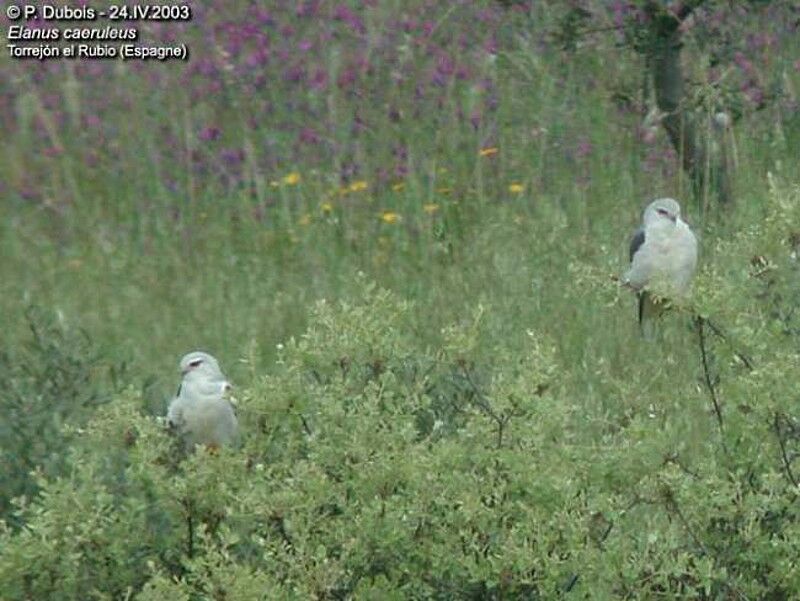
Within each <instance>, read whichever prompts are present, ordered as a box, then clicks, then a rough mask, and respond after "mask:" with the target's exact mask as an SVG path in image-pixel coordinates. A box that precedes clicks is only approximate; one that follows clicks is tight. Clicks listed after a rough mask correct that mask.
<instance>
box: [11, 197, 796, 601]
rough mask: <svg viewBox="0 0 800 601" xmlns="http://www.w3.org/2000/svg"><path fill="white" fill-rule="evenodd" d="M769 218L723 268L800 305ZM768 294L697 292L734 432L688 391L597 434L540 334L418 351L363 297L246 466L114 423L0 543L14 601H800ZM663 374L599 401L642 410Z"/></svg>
mask: <svg viewBox="0 0 800 601" xmlns="http://www.w3.org/2000/svg"><path fill="white" fill-rule="evenodd" d="M771 197H772V198H773V202H772V204H771V209H770V214H769V216H768V217H767V218H766V219H765V220H764V222H763V223H761V224H758V225H757V226H754V227H752V228H750V229H749V230H748V231H747V232H743V233H742V235H740V236H737V237H736V238H734V239H732V240H729V241H725V242H720V244H719V247H718V249H717V250H716V252H724V253H726V254H728V255H729V256H739V257H742V258H744V257H747V256H749V255H751V254H752V253H754V252H761V253H763V255H764V261H767V262H768V263H769V265H770V266H771V269H770V281H771V282H772V284H771V286H773V287H776V288H777V289H781V290H786V289H791V290H793V291H797V285H796V284H792V283H791V282H793V281H795V280H796V278H794V276H795V273H796V270H797V267H796V260H795V259H794V258H793V255H792V254H791V251H790V248H789V247H788V243H787V241H788V240H790V238H791V233H792V231H793V230H792V228H793V227H794V224H795V223H796V222H797V221H796V220H797V218H798V217H800V215H798V208H797V207H798V206H800V203H798V202H797V200H798V199H800V197H799V196H798V191H797V190H787V189H781V190H779V189H778V188H777V184H776V188H775V189H773V191H772V193H771ZM743 265H745V266H746V265H747V262H744V263H743ZM587 277H590V276H587ZM761 280H762V277H761V276H760V275H758V274H753V273H752V272H751V271H749V270H748V269H747V268H746V267H743V269H742V270H740V271H739V272H738V273H736V274H728V275H726V276H725V277H721V276H720V274H717V273H714V271H713V270H712V269H708V270H707V271H706V273H703V274H702V276H701V280H700V282H699V299H700V300H701V303H700V306H699V309H698V310H699V311H701V312H704V311H705V310H706V309H705V308H703V306H702V301H703V300H704V299H707V298H712V299H713V301H714V303H715V304H714V314H713V315H711V316H708V317H707V318H706V319H708V320H709V322H710V321H713V320H717V321H718V322H719V323H720V324H724V330H725V331H724V332H723V326H719V325H717V326H716V330H713V331H710V332H709V333H708V340H707V342H708V344H707V349H706V350H707V353H708V354H709V356H710V357H712V359H713V361H710V363H711V367H709V369H713V373H712V374H711V377H710V378H709V380H710V381H711V382H712V385H713V386H715V387H717V388H718V393H719V395H720V398H722V399H723V400H722V420H721V421H720V422H718V421H717V420H716V419H715V416H714V413H713V412H712V411H711V410H710V409H709V407H710V401H709V400H708V398H709V397H708V391H707V390H704V389H703V388H702V387H701V386H699V385H695V383H694V381H693V379H692V378H690V379H689V380H688V381H684V382H681V381H680V380H675V381H674V385H673V388H672V390H671V391H670V396H669V398H667V397H664V398H663V403H660V402H659V401H658V399H657V398H655V399H651V400H652V402H651V403H650V407H649V408H647V409H645V408H644V407H641V405H642V401H639V403H638V404H639V405H640V407H638V408H636V409H634V410H633V411H628V412H623V413H618V414H616V415H615V414H613V413H607V414H606V417H605V418H604V420H603V421H604V425H603V427H602V428H600V429H599V430H594V428H593V427H592V424H587V423H586V422H587V419H590V420H591V419H592V418H591V417H589V416H587V415H585V414H582V413H581V412H580V410H579V405H578V404H576V398H575V396H574V395H575V394H576V388H575V387H574V380H573V379H572V378H571V377H569V375H568V372H569V369H570V368H569V366H567V365H565V364H563V363H560V359H559V356H558V353H557V352H556V348H555V346H554V345H553V344H552V343H550V342H548V339H547V337H546V336H545V335H543V334H541V333H539V332H538V331H537V330H536V329H527V330H526V331H523V332H521V333H520V340H518V341H517V344H509V341H507V340H495V341H494V342H492V343H490V344H491V345H490V346H488V347H487V346H486V344H487V338H486V332H485V318H486V316H487V315H489V314H490V313H491V308H487V307H482V306H479V307H476V309H475V311H474V312H473V313H472V314H471V315H468V316H465V319H463V320H461V321H460V322H458V323H455V324H453V325H452V326H450V327H447V328H445V329H444V330H443V331H442V332H441V338H440V344H439V345H438V346H436V347H428V348H426V347H421V346H420V345H419V344H418V343H417V342H415V340H416V339H415V338H414V337H413V336H410V335H409V333H410V332H411V331H413V323H414V316H415V306H414V304H413V303H410V302H407V301H404V300H401V299H400V298H399V297H398V296H397V295H395V294H393V293H390V292H388V291H386V290H383V289H380V288H378V287H376V286H375V285H374V284H371V283H368V282H367V281H366V280H365V278H363V276H360V277H359V279H358V281H357V282H356V283H357V288H356V290H357V291H356V292H354V293H353V294H352V295H351V299H350V300H347V301H341V302H336V303H331V302H320V303H318V304H317V305H316V306H315V307H314V308H313V310H312V311H311V314H310V316H309V327H308V329H307V331H306V332H305V333H304V334H303V335H302V336H300V337H298V338H296V339H290V340H288V341H287V342H286V343H285V344H284V345H282V347H281V348H280V349H279V358H278V361H277V363H276V364H275V366H274V368H273V369H272V370H270V373H269V374H267V375H265V376H261V377H257V378H256V379H255V381H254V382H253V383H252V385H251V386H250V387H249V388H247V389H245V390H244V391H243V392H242V393H241V395H240V408H241V420H242V425H243V431H244V433H245V436H244V440H243V442H242V445H241V447H240V448H233V449H223V450H222V451H220V452H218V453H211V452H209V451H206V450H200V451H198V452H197V453H195V454H194V455H191V456H189V457H188V458H186V459H185V460H183V461H182V462H180V463H176V460H175V459H174V458H173V456H174V455H173V454H174V444H173V441H171V440H170V439H169V437H168V435H167V433H166V432H165V431H164V429H163V428H162V426H161V425H160V424H159V423H158V422H157V420H155V419H154V418H151V417H147V416H143V415H141V414H140V413H139V410H138V407H139V406H140V405H141V399H139V398H138V395H137V394H136V393H134V392H133V391H131V390H128V391H126V392H123V393H121V394H119V395H118V396H117V398H116V399H115V400H114V402H113V403H109V404H105V405H103V406H101V407H100V408H99V409H98V410H97V411H96V412H95V414H94V417H93V418H92V419H91V420H90V421H89V423H88V424H87V426H86V427H85V429H84V430H82V432H81V435H80V436H78V437H76V438H75V439H74V441H73V444H72V445H71V448H70V450H69V452H68V455H67V457H68V464H69V468H70V469H69V470H68V471H66V472H65V473H64V474H63V475H62V476H60V477H44V476H41V477H40V478H39V480H38V485H39V487H40V488H41V491H42V492H41V495H40V496H39V498H38V499H37V500H36V501H35V502H31V503H22V504H18V507H17V510H16V513H15V517H16V519H18V520H20V521H21V522H23V523H24V524H25V527H24V528H23V529H22V530H21V531H19V532H12V531H11V530H8V529H6V531H5V532H3V533H2V535H0V549H2V551H0V581H2V582H3V583H4V597H5V598H9V599H24V598H47V597H49V596H53V595H55V594H58V595H59V596H60V597H61V598H76V599H77V598H85V596H86V595H87V594H90V595H92V596H95V597H97V598H109V599H110V598H117V597H120V596H125V595H130V594H134V595H135V596H136V597H137V598H140V599H159V598H165V597H166V596H169V597H170V598H178V599H181V598H182V599H193V598H198V597H202V598H237V599H240V598H242V599H246V598H320V599H322V598H325V599H341V598H365V599H370V598H438V599H452V598H465V599H468V598H471V599H486V598H498V599H499V598H512V599H530V598H542V599H544V598H553V597H557V596H559V595H562V594H565V593H567V592H568V591H572V592H574V593H576V594H582V595H583V594H588V595H591V596H599V597H606V598H609V597H615V598H642V597H643V596H644V597H659V596H667V597H675V596H681V597H691V598H726V597H731V596H733V597H738V598H773V599H782V598H783V599H789V598H791V597H792V595H793V592H792V591H796V590H798V587H800V572H798V569H797V566H796V562H795V558H796V556H797V551H798V548H797V534H798V526H797V524H798V518H800V516H799V515H798V510H797V494H798V491H797V481H796V477H797V476H796V474H797V473H798V466H797V465H796V458H797V455H798V451H800V436H799V435H798V432H800V428H798V425H797V424H798V423H800V422H798V420H800V406H798V402H797V395H796V391H795V390H794V387H793V386H792V385H791V382H790V381H788V380H787V378H785V377H784V374H785V373H786V370H788V369H790V366H792V365H793V364H794V363H795V362H796V351H795V350H794V348H795V341H794V337H793V334H792V333H791V330H790V329H787V328H786V327H784V322H783V321H782V320H783V317H782V315H783V313H781V312H780V311H779V310H776V309H775V308H774V307H775V305H776V304H777V305H778V306H780V307H784V305H783V302H782V300H780V299H778V300H776V299H775V298H774V297H770V299H771V300H770V302H766V301H765V300H763V299H762V300H761V301H760V302H759V301H757V300H756V299H758V298H759V295H763V290H762V289H763V286H764V283H763V282H762V281H761ZM726 287H727V288H728V290H727V291H728V292H729V291H730V290H732V289H733V288H734V287H735V288H737V289H738V290H739V294H737V295H734V294H730V295H728V296H726ZM786 294H787V292H784V295H781V297H780V298H781V299H783V298H785V295H786ZM754 300H756V302H753V301H754ZM765 307H766V308H767V310H768V311H769V313H768V315H767V316H765V315H764V314H763V313H762V312H763V311H764V310H765V309H764V308H765ZM686 310H688V309H686V308H684V309H678V313H677V315H675V314H674V315H672V316H671V317H672V318H678V317H679V316H680V314H681V312H682V311H686ZM770 315H771V317H770ZM758 324H763V325H762V326H758ZM771 324H775V325H776V326H780V327H772V325H771ZM674 334H677V333H675V332H673V333H668V332H664V334H663V335H664V336H667V338H666V339H665V347H664V350H663V352H664V356H663V357H662V358H661V359H660V360H659V361H664V360H666V361H667V362H669V361H670V358H669V357H670V355H671V353H672V351H671V350H670V349H669V341H670V340H671V339H672V338H671V337H672V336H673V335H674ZM687 334H688V335H693V336H696V331H695V332H687ZM512 348H513V349H514V350H511V349H512ZM520 349H522V350H521V351H520ZM745 353H746V354H747V356H748V359H747V361H748V364H743V363H742V361H741V359H740V357H742V356H744V355H745ZM692 354H693V355H695V357H699V350H697V349H695V350H694V351H693V352H692ZM645 365H650V366H652V365H653V364H652V363H647V359H644V358H642V359H641V360H640V362H639V365H632V366H631V368H632V369H633V370H637V369H644V367H645ZM748 365H749V367H748ZM671 369H675V368H671ZM693 369H694V370H696V371H695V374H696V375H697V376H698V377H699V376H700V375H701V373H702V370H701V367H700V362H699V360H698V361H697V362H696V363H695V364H694V367H693ZM643 377H644V375H643V374H642V375H640V376H638V377H637V379H635V380H631V379H629V378H628V377H627V376H626V375H624V374H618V375H615V374H614V373H612V372H607V373H605V374H604V375H602V376H601V381H603V382H604V384H605V385H606V386H608V387H609V388H608V389H609V390H612V389H616V390H617V391H618V392H617V395H618V396H621V397H624V396H625V395H627V394H638V393H637V392H636V391H637V389H640V388H641V385H642V384H641V383H642V378H643ZM652 377H656V378H662V377H668V378H672V374H670V373H669V372H667V373H666V374H658V373H655V374H652ZM701 381H702V380H701ZM587 426H588V428H587ZM592 431H597V436H596V438H595V439H594V440H593V439H592V437H591V434H589V435H588V436H587V433H591V432H592Z"/></svg>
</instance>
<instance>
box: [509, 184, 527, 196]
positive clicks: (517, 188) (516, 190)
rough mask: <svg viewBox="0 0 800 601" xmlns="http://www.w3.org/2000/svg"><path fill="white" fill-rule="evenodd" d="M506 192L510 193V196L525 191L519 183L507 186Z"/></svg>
mask: <svg viewBox="0 0 800 601" xmlns="http://www.w3.org/2000/svg"><path fill="white" fill-rule="evenodd" d="M508 191H509V192H511V193H512V194H521V193H522V192H524V191H525V186H523V185H522V184H520V183H517V182H513V183H511V184H509V185H508Z"/></svg>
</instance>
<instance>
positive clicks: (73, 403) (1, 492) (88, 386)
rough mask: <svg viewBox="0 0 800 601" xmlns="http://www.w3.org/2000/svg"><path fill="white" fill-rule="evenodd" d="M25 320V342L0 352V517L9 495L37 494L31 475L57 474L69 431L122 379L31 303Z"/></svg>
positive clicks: (77, 335)
mask: <svg viewBox="0 0 800 601" xmlns="http://www.w3.org/2000/svg"><path fill="white" fill-rule="evenodd" d="M25 321H26V322H27V325H28V329H29V337H28V339H27V340H26V341H25V342H24V344H22V345H20V346H18V347H11V346H7V347H5V348H2V349H0V382H3V391H2V394H1V395H0V413H2V415H3V420H2V422H0V470H2V471H0V517H5V516H7V514H8V511H9V508H10V501H11V499H12V498H13V497H17V496H26V497H28V498H29V499H30V498H31V497H33V496H34V495H35V493H36V491H37V490H38V487H37V483H36V478H35V477H34V474H33V472H35V471H38V472H40V474H43V475H46V476H48V477H54V476H57V475H60V474H61V473H62V471H63V470H64V468H65V464H64V459H65V450H66V448H67V447H68V446H69V443H70V441H71V439H72V432H75V431H76V429H79V428H80V427H81V426H83V425H84V424H85V422H86V420H87V419H88V418H89V416H91V415H92V412H93V411H94V409H95V408H96V407H97V406H98V405H100V404H102V403H105V402H108V401H109V400H110V398H111V396H112V395H113V393H114V391H115V390H116V389H117V388H118V387H119V386H120V385H121V382H123V381H124V379H125V378H126V371H125V366H124V364H113V363H112V364H109V363H108V362H106V361H104V360H103V359H102V358H101V357H100V355H99V353H98V350H97V349H96V348H95V346H94V345H93V344H92V342H91V340H90V339H89V338H88V336H87V335H86V334H85V333H84V332H81V331H78V330H75V329H74V328H69V327H65V326H64V325H62V324H61V323H59V322H58V320H57V319H56V316H55V315H52V314H50V313H48V312H47V311H45V310H43V309H41V308H39V307H35V306H30V307H29V308H28V309H27V310H26V312H25Z"/></svg>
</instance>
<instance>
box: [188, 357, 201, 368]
mask: <svg viewBox="0 0 800 601" xmlns="http://www.w3.org/2000/svg"><path fill="white" fill-rule="evenodd" d="M202 362H203V360H202V359H195V360H194V361H190V362H189V367H199V366H200V364H201V363H202Z"/></svg>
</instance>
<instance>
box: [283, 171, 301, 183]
mask: <svg viewBox="0 0 800 601" xmlns="http://www.w3.org/2000/svg"><path fill="white" fill-rule="evenodd" d="M283 183H284V184H286V185H287V186H294V185H296V184H299V183H300V174H299V173H297V171H292V172H291V173H289V174H288V175H285V176H284V177H283Z"/></svg>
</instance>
